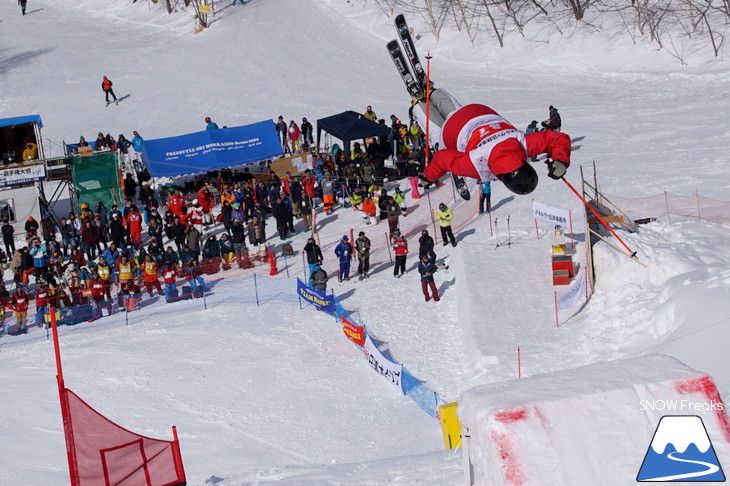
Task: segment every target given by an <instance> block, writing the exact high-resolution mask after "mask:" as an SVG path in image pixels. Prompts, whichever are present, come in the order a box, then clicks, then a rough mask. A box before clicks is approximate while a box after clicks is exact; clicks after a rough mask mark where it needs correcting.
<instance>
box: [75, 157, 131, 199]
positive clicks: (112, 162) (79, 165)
mask: <svg viewBox="0 0 730 486" xmlns="http://www.w3.org/2000/svg"><path fill="white" fill-rule="evenodd" d="M72 168H73V183H74V189H75V190H76V196H77V199H76V201H75V203H76V204H77V205H81V204H82V203H87V204H88V205H89V207H90V208H92V210H93V208H95V207H96V203H98V202H99V201H101V202H103V203H104V205H105V206H106V207H107V208H111V207H112V204H116V205H118V206H120V207H121V206H122V193H121V181H120V180H119V169H118V167H117V153H116V152H108V153H96V154H94V156H93V157H74V158H73V165H72Z"/></svg>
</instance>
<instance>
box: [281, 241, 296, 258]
mask: <svg viewBox="0 0 730 486" xmlns="http://www.w3.org/2000/svg"><path fill="white" fill-rule="evenodd" d="M282 249H283V251H284V256H293V255H294V248H292V246H291V244H290V243H284V245H282Z"/></svg>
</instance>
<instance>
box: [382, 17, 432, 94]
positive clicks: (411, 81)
mask: <svg viewBox="0 0 730 486" xmlns="http://www.w3.org/2000/svg"><path fill="white" fill-rule="evenodd" d="M395 30H396V32H397V33H398V38H399V39H400V43H399V42H398V39H393V40H392V41H390V42H388V45H387V49H388V53H389V54H390V58H391V59H393V63H394V64H395V67H396V69H397V70H398V73H399V74H400V76H401V78H402V79H403V82H404V83H405V85H406V90H408V94H410V95H411V97H413V98H414V99H417V100H425V99H426V71H425V70H424V69H423V64H421V60H420V59H419V58H418V53H417V52H416V46H415V44H414V43H413V37H411V31H410V29H408V24H407V23H406V18H405V17H404V16H403V14H400V15H398V16H396V18H395ZM401 45H402V46H403V48H401Z"/></svg>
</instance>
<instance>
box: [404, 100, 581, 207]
mask: <svg viewBox="0 0 730 486" xmlns="http://www.w3.org/2000/svg"><path fill="white" fill-rule="evenodd" d="M421 105H422V103H418V104H416V105H415V107H414V110H413V113H414V116H416V117H417V118H418V119H419V121H423V123H425V117H426V116H425V113H424V112H423V108H422V107H421ZM423 123H422V126H424V125H423ZM429 128H430V129H431V133H430V136H431V137H438V133H439V132H440V133H441V140H442V142H443V149H442V150H439V151H437V152H435V153H434V155H433V158H432V160H431V163H430V164H428V166H426V169H425V170H424V171H423V175H424V176H425V177H426V178H427V179H429V180H431V181H438V180H439V179H440V178H441V177H442V176H443V175H444V174H446V172H451V173H452V174H455V175H458V176H464V177H471V178H473V179H477V180H481V181H493V180H500V181H502V183H503V184H504V185H505V187H507V188H508V189H509V190H510V191H512V192H514V193H516V194H520V195H524V194H529V193H531V192H532V191H534V190H535V188H536V187H537V182H538V177H537V172H535V169H534V168H533V167H532V166H531V165H530V164H529V160H530V159H531V158H532V157H535V156H537V155H539V154H543V153H547V155H548V158H549V159H552V160H550V161H549V162H548V176H549V177H550V178H552V179H560V178H562V177H563V176H564V175H565V172H566V170H567V168H568V166H569V165H570V137H569V136H568V135H566V134H564V133H558V132H553V131H551V130H544V131H541V132H533V133H527V134H526V133H524V132H522V131H521V130H518V129H517V128H515V127H514V126H513V125H512V124H510V122H508V121H507V120H506V119H505V118H503V117H502V116H501V115H499V113H497V112H496V111H494V110H493V109H491V108H490V107H488V106H485V105H480V104H471V105H466V106H461V105H460V104H459V102H458V101H456V100H455V99H454V98H453V97H452V96H451V95H449V94H448V93H447V92H446V91H444V90H441V89H436V90H434V91H433V92H432V93H431V110H430V126H429ZM549 159H548V160H549Z"/></svg>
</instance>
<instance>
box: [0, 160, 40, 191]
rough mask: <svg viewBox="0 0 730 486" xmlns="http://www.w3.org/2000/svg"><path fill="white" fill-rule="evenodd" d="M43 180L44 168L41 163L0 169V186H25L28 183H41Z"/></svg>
mask: <svg viewBox="0 0 730 486" xmlns="http://www.w3.org/2000/svg"><path fill="white" fill-rule="evenodd" d="M45 178H46V166H45V164H43V163H40V164H29V165H19V166H17V167H6V168H2V169H0V186H14V185H17V184H27V183H29V182H36V181H42V180H44V179H45Z"/></svg>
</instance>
